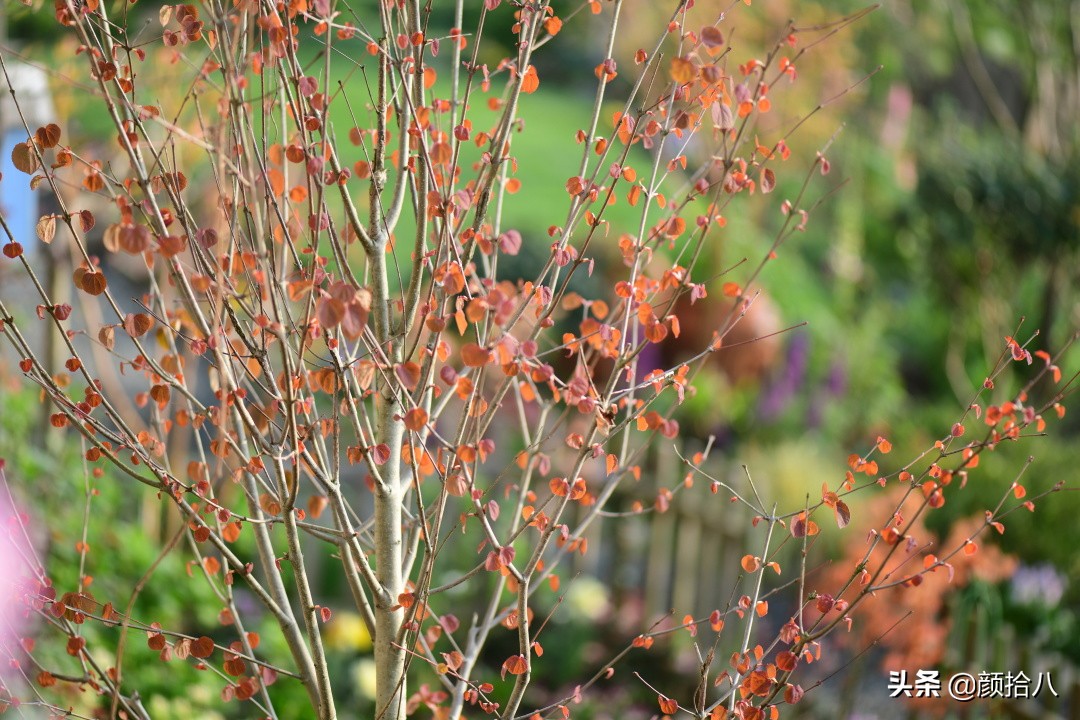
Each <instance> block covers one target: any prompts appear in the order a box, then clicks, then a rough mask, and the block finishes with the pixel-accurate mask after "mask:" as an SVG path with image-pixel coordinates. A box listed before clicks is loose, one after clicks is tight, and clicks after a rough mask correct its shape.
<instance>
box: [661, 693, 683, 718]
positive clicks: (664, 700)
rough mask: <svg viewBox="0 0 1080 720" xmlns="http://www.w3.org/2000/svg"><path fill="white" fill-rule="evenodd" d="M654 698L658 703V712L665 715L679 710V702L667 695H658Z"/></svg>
mask: <svg viewBox="0 0 1080 720" xmlns="http://www.w3.org/2000/svg"><path fill="white" fill-rule="evenodd" d="M656 700H657V702H658V703H660V712H662V713H664V714H665V715H674V714H675V713H677V712H679V703H677V702H675V701H674V700H672V699H671V698H669V697H668V696H667V695H660V696H658V697H657V698H656Z"/></svg>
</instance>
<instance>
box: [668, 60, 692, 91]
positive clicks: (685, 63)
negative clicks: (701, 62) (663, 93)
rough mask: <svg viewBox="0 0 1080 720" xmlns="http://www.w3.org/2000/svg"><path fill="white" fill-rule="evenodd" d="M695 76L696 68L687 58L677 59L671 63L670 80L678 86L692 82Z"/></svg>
mask: <svg viewBox="0 0 1080 720" xmlns="http://www.w3.org/2000/svg"><path fill="white" fill-rule="evenodd" d="M696 76H697V68H695V67H694V63H693V62H691V61H690V60H688V59H687V58H683V57H677V58H675V59H673V60H672V61H671V79H672V80H674V81H675V82H677V83H679V84H680V85H684V84H686V83H688V82H690V81H692V80H693V79H694V78H695V77H696Z"/></svg>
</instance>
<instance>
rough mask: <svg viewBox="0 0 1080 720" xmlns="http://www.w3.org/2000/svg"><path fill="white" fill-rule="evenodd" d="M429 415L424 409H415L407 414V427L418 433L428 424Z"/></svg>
mask: <svg viewBox="0 0 1080 720" xmlns="http://www.w3.org/2000/svg"><path fill="white" fill-rule="evenodd" d="M427 420H428V414H427V410H425V409H424V408H413V409H412V410H410V411H409V412H407V413H405V427H407V428H408V429H410V430H412V431H414V432H416V431H419V430H420V429H421V428H423V427H424V425H426V424H427Z"/></svg>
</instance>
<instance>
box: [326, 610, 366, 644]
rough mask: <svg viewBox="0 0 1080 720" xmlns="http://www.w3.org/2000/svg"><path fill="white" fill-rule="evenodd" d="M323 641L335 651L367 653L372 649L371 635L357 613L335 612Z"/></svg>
mask: <svg viewBox="0 0 1080 720" xmlns="http://www.w3.org/2000/svg"><path fill="white" fill-rule="evenodd" d="M323 639H324V640H325V642H326V646H327V647H329V648H331V649H333V650H352V651H355V652H366V651H368V650H370V649H371V633H369V632H368V629H367V625H365V624H364V619H363V618H361V617H360V615H359V614H358V613H355V612H348V611H345V612H340V611H339V612H335V613H334V616H333V618H332V619H331V620H330V624H329V625H327V627H326V633H325V634H324V635H323Z"/></svg>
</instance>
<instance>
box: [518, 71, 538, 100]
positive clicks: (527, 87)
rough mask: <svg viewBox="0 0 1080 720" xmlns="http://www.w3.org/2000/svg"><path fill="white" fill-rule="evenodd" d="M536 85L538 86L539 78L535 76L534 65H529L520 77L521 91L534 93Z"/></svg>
mask: <svg viewBox="0 0 1080 720" xmlns="http://www.w3.org/2000/svg"><path fill="white" fill-rule="evenodd" d="M538 87H540V78H539V77H537V76H536V67H535V66H533V65H530V66H529V67H528V68H526V69H525V74H524V75H523V76H522V77H521V92H523V93H526V94H528V93H534V92H536V88H538Z"/></svg>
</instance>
